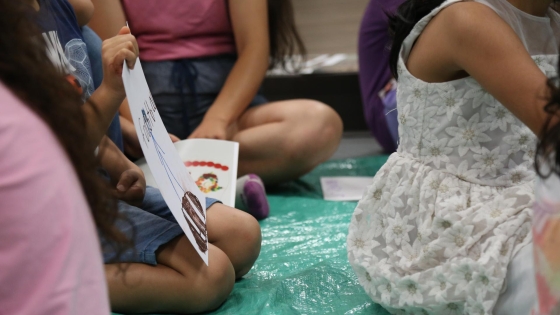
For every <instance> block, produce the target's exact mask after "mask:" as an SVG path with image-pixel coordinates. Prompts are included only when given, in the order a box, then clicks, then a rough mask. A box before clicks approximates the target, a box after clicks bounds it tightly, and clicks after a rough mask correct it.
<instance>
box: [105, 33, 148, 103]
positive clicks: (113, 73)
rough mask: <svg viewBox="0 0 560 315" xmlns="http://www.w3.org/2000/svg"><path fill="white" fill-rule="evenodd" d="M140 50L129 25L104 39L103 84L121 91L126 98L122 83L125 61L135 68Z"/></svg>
mask: <svg viewBox="0 0 560 315" xmlns="http://www.w3.org/2000/svg"><path fill="white" fill-rule="evenodd" d="M138 54H139V50H138V43H137V42H136V38H135V37H134V36H133V35H132V34H130V29H129V28H128V27H126V26H125V27H123V28H121V30H120V31H119V33H118V35H117V36H115V37H112V38H109V39H107V40H105V41H103V47H102V51H101V55H102V62H103V83H102V84H103V85H106V86H107V87H108V88H109V89H111V90H113V91H115V92H117V93H120V95H123V98H124V86H123V83H122V77H121V75H122V70H123V63H124V62H125V61H126V64H127V65H128V67H129V68H130V69H132V68H134V64H135V63H136V58H138Z"/></svg>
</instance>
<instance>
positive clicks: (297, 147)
mask: <svg viewBox="0 0 560 315" xmlns="http://www.w3.org/2000/svg"><path fill="white" fill-rule="evenodd" d="M298 102H299V103H300V105H301V106H298V111H299V112H298V114H297V117H296V119H294V122H295V124H296V126H297V128H296V129H295V130H296V132H297V134H296V136H295V137H294V138H293V139H289V141H287V142H286V147H285V152H286V153H287V154H288V155H289V157H290V160H291V162H292V163H298V164H299V165H302V166H303V167H304V168H313V167H315V166H316V165H317V164H319V163H321V162H323V161H325V160H327V159H328V158H329V157H330V156H331V155H332V154H333V153H334V151H335V150H336V148H337V147H338V145H339V143H340V139H341V137H342V130H343V125H342V119H341V118H340V116H339V115H338V113H337V112H336V111H335V110H334V109H332V108H331V107H330V106H328V105H325V104H323V103H321V102H318V101H313V100H301V101H298ZM309 170H310V169H309ZM309 170H308V171H309Z"/></svg>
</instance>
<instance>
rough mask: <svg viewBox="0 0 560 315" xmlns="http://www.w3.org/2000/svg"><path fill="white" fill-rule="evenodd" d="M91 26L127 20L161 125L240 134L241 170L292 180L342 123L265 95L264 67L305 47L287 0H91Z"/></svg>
mask: <svg viewBox="0 0 560 315" xmlns="http://www.w3.org/2000/svg"><path fill="white" fill-rule="evenodd" d="M94 3H95V5H96V8H97V13H96V14H94V17H93V19H92V22H91V26H92V28H93V29H94V30H95V31H96V32H98V34H100V36H101V37H102V38H106V37H108V36H111V35H112V34H113V33H114V32H115V31H116V30H118V29H119V28H120V27H121V25H123V24H124V23H125V20H128V22H129V23H130V27H131V28H132V30H133V33H134V34H135V35H136V36H138V38H139V44H140V51H141V52H140V54H141V59H142V62H143V63H142V67H143V69H144V72H145V75H146V79H147V81H148V85H149V86H150V90H151V91H152V95H153V96H154V99H155V102H156V105H157V106H158V110H159V112H160V114H161V116H162V120H163V121H164V124H165V126H166V128H167V130H168V131H169V132H171V133H173V134H175V135H176V136H178V137H179V138H181V139H185V138H189V137H190V138H210V139H224V140H233V141H237V142H239V144H240V147H239V167H238V174H239V175H240V176H243V175H245V174H250V173H254V174H257V175H258V176H260V177H261V178H262V180H263V182H264V183H265V184H275V183H279V182H283V181H287V180H292V179H295V178H298V177H299V176H301V175H303V174H305V173H307V172H309V171H310V170H311V169H313V168H314V167H315V166H316V165H318V164H319V163H321V162H323V161H325V160H327V159H328V158H329V157H330V156H331V155H332V154H333V153H334V151H335V150H336V148H337V146H338V143H339V141H340V137H341V133H342V121H341V119H340V117H339V116H338V114H337V113H336V112H335V111H334V110H333V109H332V108H330V107H329V106H327V105H325V104H322V103H320V102H317V101H312V100H286V101H280V102H268V101H267V100H266V99H265V98H264V97H263V96H262V94H260V93H259V87H260V85H261V84H262V81H263V79H264V77H265V74H266V71H267V69H268V68H269V67H273V66H275V65H285V63H286V60H287V58H289V57H291V56H292V55H294V54H296V53H304V51H303V44H302V42H301V39H300V38H299V36H298V35H297V31H296V28H295V23H294V16H293V10H292V6H291V1H289V0H274V1H264V0H251V1H225V0H196V1H194V0H193V1H181V0H173V1H165V2H163V3H162V2H161V1H156V0H132V1H127V0H125V1H118V0H96V1H94Z"/></svg>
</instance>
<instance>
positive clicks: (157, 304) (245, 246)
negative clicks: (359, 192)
mask: <svg viewBox="0 0 560 315" xmlns="http://www.w3.org/2000/svg"><path fill="white" fill-rule="evenodd" d="M72 2H73V3H76V2H84V1H80V0H75V1H74V0H73V1H72ZM86 2H87V1H86ZM39 4H40V8H41V9H40V11H39V21H40V23H43V25H44V24H45V22H44V20H47V21H48V20H49V19H52V18H55V19H63V20H64V21H66V22H67V23H66V24H65V25H70V26H71V27H69V28H68V29H71V30H72V33H73V34H74V35H75V37H74V39H76V40H75V41H68V42H67V43H66V44H65V49H64V51H65V52H72V50H71V49H70V48H71V47H73V46H71V44H72V43H74V42H78V44H79V46H82V47H84V48H85V49H84V52H85V54H81V55H80V56H85V55H92V56H93V55H97V56H98V57H99V55H100V51H101V49H100V47H99V46H98V45H97V46H94V45H93V44H92V47H88V46H87V45H86V44H83V43H79V42H80V40H81V36H80V35H76V34H78V32H79V26H78V24H77V21H76V17H75V16H74V13H73V12H72V8H71V7H70V6H69V4H68V3H67V2H66V0H49V1H46V0H41V1H39ZM86 8H88V6H86ZM91 9H93V8H92V7H91ZM76 11H77V12H76V13H77V15H78V16H84V14H83V12H80V10H76ZM49 16H50V17H49ZM86 16H87V15H86ZM41 19H44V20H41ZM54 24H55V25H61V24H62V23H60V22H58V23H54ZM57 31H59V32H60V31H61V30H60V29H57ZM89 35H91V34H89ZM88 38H89V40H88V42H90V43H91V42H94V41H92V40H91V37H89V36H88ZM68 43H70V44H68ZM107 44H111V43H104V44H103V50H104V53H103V56H104V63H105V56H106V54H105V52H106V46H107ZM74 46H75V45H74ZM61 50H62V49H61ZM65 56H66V54H65ZM68 56H73V55H72V54H69V55H68ZM69 59H71V61H73V60H74V59H72V58H69ZM88 59H89V58H88ZM80 64H82V65H85V64H89V62H82V63H80ZM80 64H78V66H79V65H80ZM93 64H96V63H95V62H94V63H93ZM121 64H122V63H121ZM74 67H75V68H78V67H76V66H74ZM85 68H86V70H88V69H87V67H85ZM105 69H107V67H105ZM95 71H99V69H95ZM95 71H94V72H95ZM104 75H107V73H106V72H105V71H104ZM85 77H86V79H84V80H83V81H85V82H89V81H88V80H87V78H91V77H92V73H91V69H89V71H88V76H85ZM93 77H95V75H93ZM120 88H122V86H120ZM121 101H122V100H121ZM113 115H114V112H113ZM101 148H102V149H101V150H100V152H101V153H100V155H101V159H102V164H103V166H104V167H105V168H107V170H108V172H109V175H110V178H111V179H112V182H113V185H115V187H116V188H117V194H118V195H119V197H120V198H122V199H124V200H126V201H127V203H125V202H120V203H119V212H120V213H121V214H126V215H127V216H128V221H129V222H127V221H119V222H118V226H119V228H120V229H121V231H122V232H125V234H127V235H129V236H134V241H135V250H134V251H133V250H130V251H127V252H125V253H124V254H123V255H121V256H120V257H117V255H116V253H115V252H113V251H111V248H110V247H105V248H104V258H105V262H106V263H107V264H106V265H105V271H106V275H107V281H108V283H109V294H110V300H111V305H112V308H113V309H114V310H116V311H121V312H178V313H191V312H201V311H207V310H210V309H214V308H216V307H218V306H219V305H220V304H221V303H222V302H223V301H224V300H225V299H226V298H227V296H228V295H229V293H230V292H231V290H232V287H233V282H234V281H235V279H236V278H240V277H241V276H243V275H244V274H246V273H247V272H248V271H249V270H250V268H251V267H252V265H253V262H254V261H255V260H256V258H257V256H258V254H259V251H260V228H259V226H258V223H257V222H256V221H255V220H254V219H253V218H252V217H251V216H249V215H248V214H246V213H244V212H241V211H238V210H235V209H232V208H229V207H226V206H224V205H222V204H220V203H217V201H216V200H207V206H208V212H207V229H208V237H209V243H210V244H209V255H210V258H209V261H210V265H209V266H206V265H205V264H204V262H203V261H202V260H201V259H200V258H199V257H198V255H197V254H196V252H195V250H194V248H193V247H192V245H191V244H190V243H189V241H188V240H187V238H186V237H185V235H184V233H183V231H182V230H181V228H180V227H179V226H178V224H177V223H176V221H175V219H174V218H173V216H172V214H171V213H170V211H169V209H168V208H167V206H166V205H165V202H164V201H163V199H162V197H161V194H160V193H159V191H158V190H156V189H153V188H150V187H148V188H146V187H145V181H144V178H143V174H142V173H141V171H140V170H138V169H137V167H136V166H135V165H134V164H132V163H131V162H130V161H129V160H128V159H126V158H125V157H124V155H123V154H122V152H121V151H120V150H119V148H118V147H117V146H116V145H115V144H114V143H113V142H112V141H110V140H109V139H107V138H105V139H104V140H103V142H102V144H101ZM121 185H122V186H123V187H119V186H121ZM120 188H123V189H122V190H121V189H120ZM132 204H134V205H136V206H133V205H132ZM129 223H131V224H129ZM134 232H135V233H134ZM115 258H119V260H118V261H116V262H115V261H114V259H115ZM123 262H129V263H130V264H127V265H126V266H125V267H126V272H124V273H120V272H119V271H120V270H121V269H120V268H122V266H121V263H123Z"/></svg>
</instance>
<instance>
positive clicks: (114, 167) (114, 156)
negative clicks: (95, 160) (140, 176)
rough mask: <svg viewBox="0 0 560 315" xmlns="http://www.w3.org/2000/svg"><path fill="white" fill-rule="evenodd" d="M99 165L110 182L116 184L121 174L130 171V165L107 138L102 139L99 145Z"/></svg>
mask: <svg viewBox="0 0 560 315" xmlns="http://www.w3.org/2000/svg"><path fill="white" fill-rule="evenodd" d="M99 156H100V164H101V166H102V167H103V168H104V169H105V170H106V171H107V173H108V174H109V177H110V178H111V182H112V183H113V184H116V182H117V181H118V180H119V178H120V176H121V174H122V173H123V172H124V171H126V170H127V169H130V168H131V166H132V165H134V163H132V162H131V161H130V160H129V159H128V158H127V157H126V156H125V155H124V154H123V153H122V151H121V150H120V149H119V148H118V147H117V146H116V145H115V143H114V142H113V141H111V139H109V138H108V137H106V136H105V137H103V139H102V140H101V143H100V144H99Z"/></svg>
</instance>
